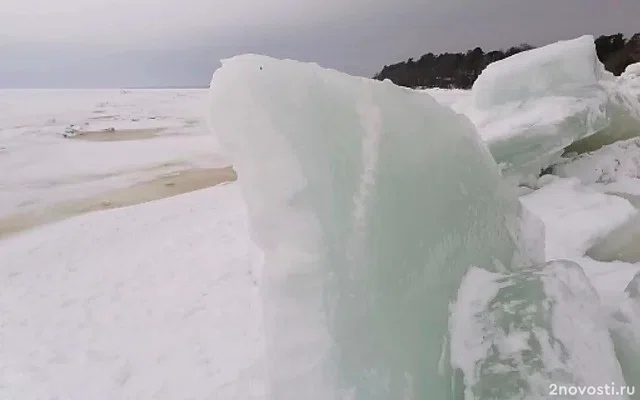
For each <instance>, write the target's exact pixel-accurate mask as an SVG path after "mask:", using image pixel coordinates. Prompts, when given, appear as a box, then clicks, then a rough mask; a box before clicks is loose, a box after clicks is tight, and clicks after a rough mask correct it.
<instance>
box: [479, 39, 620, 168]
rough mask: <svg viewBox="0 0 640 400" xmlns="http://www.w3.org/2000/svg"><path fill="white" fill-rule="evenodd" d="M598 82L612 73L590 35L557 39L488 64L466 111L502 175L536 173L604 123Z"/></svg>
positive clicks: (605, 99)
mask: <svg viewBox="0 0 640 400" xmlns="http://www.w3.org/2000/svg"><path fill="white" fill-rule="evenodd" d="M603 79H611V77H609V75H608V73H607V72H606V71H605V69H604V67H603V65H602V64H601V63H600V61H599V60H598V57H597V54H596V50H595V45H594V41H593V37H592V36H590V35H586V36H582V37H579V38H577V39H574V40H568V41H561V42H557V43H554V44H551V45H548V46H545V47H541V48H538V49H533V50H529V51H526V52H523V53H519V54H516V55H514V56H511V57H509V58H507V59H505V60H501V61H498V62H495V63H493V64H490V65H489V66H488V67H487V68H486V69H485V70H484V71H483V72H482V74H480V76H479V77H478V79H477V80H476V82H475V83H474V85H473V89H472V96H473V107H472V109H471V110H469V114H470V116H471V118H472V119H473V121H474V123H475V124H476V126H477V127H478V129H479V130H480V132H481V134H482V136H483V137H484V138H485V139H486V140H487V141H488V143H489V147H490V149H491V152H492V154H493V156H494V157H495V158H496V161H498V163H499V164H501V166H502V168H503V170H504V171H505V173H506V174H513V175H518V176H526V175H528V174H534V175H537V174H538V173H539V172H540V170H541V169H544V168H546V167H547V166H549V165H551V164H552V163H554V162H555V161H557V160H558V159H559V157H560V155H561V154H562V152H563V150H564V148H565V147H567V146H569V145H570V144H571V143H573V142H575V141H576V140H579V139H581V138H584V137H587V136H590V135H592V134H594V133H596V132H599V131H601V130H603V129H605V128H606V127H607V126H608V125H609V123H610V111H609V110H608V104H609V94H608V92H607V91H606V90H605V88H604V87H603V86H602V85H601V81H602V80H603Z"/></svg>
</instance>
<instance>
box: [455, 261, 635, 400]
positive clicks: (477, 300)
mask: <svg viewBox="0 0 640 400" xmlns="http://www.w3.org/2000/svg"><path fill="white" fill-rule="evenodd" d="M451 331H452V333H451V336H452V341H451V360H452V364H453V366H454V367H455V368H457V369H458V370H459V371H461V373H462V374H463V376H464V383H465V387H466V388H465V395H464V398H465V399H469V400H483V399H504V400H507V399H531V400H533V399H550V398H579V399H588V398H604V397H605V396H603V395H605V394H607V393H605V391H607V390H608V394H612V393H613V391H614V390H616V391H620V390H621V387H622V386H625V379H624V377H623V374H622V371H621V368H620V364H619V362H618V360H617V358H616V354H615V351H614V346H613V342H612V339H611V336H610V334H609V331H608V326H607V320H606V318H605V316H604V314H603V313H602V312H601V304H600V299H599V297H598V294H597V293H596V291H595V289H594V288H593V287H592V286H591V283H590V281H589V279H588V278H587V277H586V275H585V274H584V272H583V270H582V268H581V267H580V266H579V265H578V264H576V263H573V262H570V261H553V262H549V263H547V264H545V265H539V266H535V267H531V268H527V269H522V270H518V271H515V272H513V273H511V274H495V273H490V272H488V271H486V270H481V269H477V268H474V269H472V270H470V271H469V273H468V274H467V275H466V276H465V278H464V281H463V283H462V285H461V287H460V294H459V297H458V300H457V302H456V303H455V305H454V306H453V307H452V318H451ZM606 386H608V387H609V388H608V389H606ZM581 388H582V390H584V392H583V393H580V392H577V393H571V392H569V393H564V394H565V396H563V392H565V391H569V390H580V389H581ZM600 389H601V390H600ZM594 391H595V392H594ZM600 391H601V393H600ZM567 394H571V395H576V394H577V396H575V397H574V396H568V395H567ZM594 395H596V396H595V397H594ZM597 395H600V397H597ZM606 398H615V399H626V398H627V396H626V393H624V394H622V395H620V396H616V395H611V396H608V397H606Z"/></svg>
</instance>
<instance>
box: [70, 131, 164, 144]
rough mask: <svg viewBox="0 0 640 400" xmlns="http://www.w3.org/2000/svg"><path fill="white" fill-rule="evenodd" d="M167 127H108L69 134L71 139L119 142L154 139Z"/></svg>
mask: <svg viewBox="0 0 640 400" xmlns="http://www.w3.org/2000/svg"><path fill="white" fill-rule="evenodd" d="M164 130H165V128H148V129H107V130H103V131H80V132H77V133H75V134H74V135H71V136H67V137H68V138H69V139H75V140H87V141H91V142H119V141H125V140H143V139H152V138H154V137H157V136H158V133H160V132H162V131H164Z"/></svg>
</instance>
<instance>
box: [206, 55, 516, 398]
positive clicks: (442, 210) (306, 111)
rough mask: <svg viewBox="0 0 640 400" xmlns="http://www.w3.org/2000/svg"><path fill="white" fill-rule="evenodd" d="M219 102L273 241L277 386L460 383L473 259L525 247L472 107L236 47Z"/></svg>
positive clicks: (272, 356) (269, 260)
mask: <svg viewBox="0 0 640 400" xmlns="http://www.w3.org/2000/svg"><path fill="white" fill-rule="evenodd" d="M210 107H211V116H210V119H211V125H212V129H213V131H214V133H215V134H217V135H218V136H219V138H220V139H221V141H222V143H223V145H224V146H225V147H226V149H227V150H228V151H229V154H230V156H231V158H232V160H233V164H234V168H235V169H236V171H237V172H238V176H239V184H240V185H241V187H242V190H243V192H244V196H245V200H246V204H247V208H248V212H249V216H250V225H251V234H252V238H253V240H254V241H255V242H256V243H257V244H258V245H259V246H260V247H261V248H262V250H263V252H264V258H265V261H264V263H265V264H264V277H263V285H264V286H263V295H264V309H265V329H266V335H267V370H268V371H269V374H270V384H271V399H277V400H283V399H284V400H300V399H304V400H333V399H352V400H377V399H379V400H389V399H394V400H395V399H407V400H419V399H450V398H452V396H453V394H452V390H453V388H452V375H451V369H450V366H449V357H448V344H447V343H448V340H447V334H448V307H449V304H450V301H452V300H453V299H454V297H455V293H456V291H457V289H458V285H459V283H460V281H461V279H462V277H463V275H464V274H465V272H466V271H467V269H468V268H469V267H470V266H471V265H477V266H480V267H482V268H486V269H487V270H490V271H502V270H505V269H510V268H511V267H512V263H514V259H516V256H517V254H516V253H517V251H516V250H515V249H516V245H515V243H514V242H515V241H516V240H515V239H514V235H516V233H515V232H516V228H515V225H516V216H517V213H518V203H517V201H516V199H515V196H513V194H512V193H511V192H509V190H508V189H507V188H505V187H504V186H503V183H502V180H501V176H500V173H499V170H498V167H497V165H496V163H495V161H494V160H493V158H492V157H491V155H490V153H489V151H488V150H487V148H486V146H485V144H484V143H483V142H482V141H481V140H480V138H479V136H478V135H477V132H476V130H475V128H474V126H473V125H472V124H471V122H470V121H469V120H468V119H467V118H466V117H464V116H461V115H459V114H456V113H454V112H453V111H452V110H450V109H449V108H447V107H444V106H441V105H440V104H438V103H436V101H435V100H433V99H425V94H422V93H417V92H412V91H410V90H407V89H403V88H399V87H397V86H394V85H393V84H391V83H387V82H377V81H372V80H368V79H363V78H354V77H350V76H348V75H344V74H341V73H339V72H336V71H332V70H325V69H323V68H320V67H319V66H317V65H315V64H303V63H298V62H295V61H288V60H285V61H281V60H274V59H271V58H268V57H262V56H255V55H245V56H239V57H235V58H232V59H229V60H225V61H224V62H223V66H222V67H221V68H220V69H218V70H217V71H216V73H215V74H214V76H213V79H212V82H211V104H210ZM520 260H521V259H520ZM521 262H522V261H521Z"/></svg>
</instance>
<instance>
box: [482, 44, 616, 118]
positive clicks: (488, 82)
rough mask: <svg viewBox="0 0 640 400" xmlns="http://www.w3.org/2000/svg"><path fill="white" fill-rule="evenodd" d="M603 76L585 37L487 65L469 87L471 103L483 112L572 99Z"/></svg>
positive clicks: (595, 83)
mask: <svg viewBox="0 0 640 400" xmlns="http://www.w3.org/2000/svg"><path fill="white" fill-rule="evenodd" d="M594 56H595V57H594ZM604 73H605V70H604V68H601V64H600V63H599V62H598V58H597V55H596V54H595V45H594V41H593V36H591V35H585V36H581V37H579V38H577V39H573V40H567V41H560V42H557V43H553V44H551V45H548V46H544V47H540V48H537V49H532V50H529V51H525V52H522V53H518V54H515V55H513V56H511V57H509V58H507V59H505V60H502V61H498V62H495V63H492V64H490V65H489V66H487V68H486V69H485V70H484V71H482V74H481V75H480V76H479V77H478V79H477V80H476V82H475V83H474V85H473V103H474V106H475V107H476V108H478V109H481V110H487V109H491V108H494V107H499V106H502V105H506V104H510V103H513V102H520V101H522V100H523V99H535V98H541V97H548V96H567V95H568V96H571V97H573V96H574V95H575V94H576V90H583V89H585V88H588V87H589V86H597V85H598V82H599V81H600V80H601V79H602V77H603V75H604Z"/></svg>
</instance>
